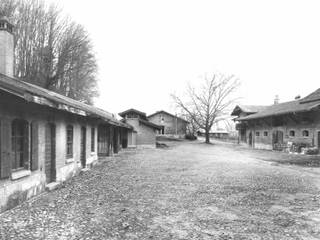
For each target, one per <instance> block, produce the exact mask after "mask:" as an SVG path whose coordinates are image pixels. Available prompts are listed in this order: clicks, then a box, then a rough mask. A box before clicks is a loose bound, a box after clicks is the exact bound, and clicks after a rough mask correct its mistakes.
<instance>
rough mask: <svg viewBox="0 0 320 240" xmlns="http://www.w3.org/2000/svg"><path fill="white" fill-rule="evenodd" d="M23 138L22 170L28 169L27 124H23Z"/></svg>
mask: <svg viewBox="0 0 320 240" xmlns="http://www.w3.org/2000/svg"><path fill="white" fill-rule="evenodd" d="M23 135H24V138H23V141H24V142H23V162H24V168H25V169H29V165H30V162H29V123H28V122H25V124H24V133H23Z"/></svg>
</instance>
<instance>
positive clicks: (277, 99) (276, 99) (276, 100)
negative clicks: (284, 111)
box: [273, 95, 280, 104]
mask: <svg viewBox="0 0 320 240" xmlns="http://www.w3.org/2000/svg"><path fill="white" fill-rule="evenodd" d="M279 100H280V99H279V95H276V96H275V98H274V102H273V103H274V104H278V103H279Z"/></svg>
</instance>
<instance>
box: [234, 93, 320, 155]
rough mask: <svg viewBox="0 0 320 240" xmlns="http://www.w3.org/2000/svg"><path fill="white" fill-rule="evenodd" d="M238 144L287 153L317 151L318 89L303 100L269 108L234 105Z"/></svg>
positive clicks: (319, 135)
mask: <svg viewBox="0 0 320 240" xmlns="http://www.w3.org/2000/svg"><path fill="white" fill-rule="evenodd" d="M232 115H233V116H237V118H235V121H236V122H237V125H236V129H237V130H238V132H239V143H244V144H247V145H248V146H250V147H253V148H259V149H270V150H279V151H287V152H303V151H309V150H310V151H311V152H317V149H319V148H320V89H318V90H316V91H315V92H313V93H311V94H310V95H308V96H307V97H305V98H302V99H300V98H296V99H295V100H294V101H290V102H284V103H278V102H277V101H276V102H275V104H273V105H271V106H255V107H253V106H236V107H235V109H234V110H233V112H232Z"/></svg>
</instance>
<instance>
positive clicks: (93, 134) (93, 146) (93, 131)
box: [91, 128, 95, 152]
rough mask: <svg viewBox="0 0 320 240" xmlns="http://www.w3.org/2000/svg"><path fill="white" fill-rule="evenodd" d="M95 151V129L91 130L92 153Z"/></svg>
mask: <svg viewBox="0 0 320 240" xmlns="http://www.w3.org/2000/svg"><path fill="white" fill-rule="evenodd" d="M94 150H95V129H94V128H91V152H94Z"/></svg>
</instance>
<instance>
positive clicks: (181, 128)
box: [148, 110, 188, 137]
mask: <svg viewBox="0 0 320 240" xmlns="http://www.w3.org/2000/svg"><path fill="white" fill-rule="evenodd" d="M148 120H149V121H150V122H152V123H154V124H157V125H160V126H161V129H160V131H159V134H166V135H178V136H180V137H184V136H185V134H186V131H187V124H188V121H186V120H185V119H183V118H181V117H178V116H176V115H173V114H171V113H168V112H166V111H163V110H161V111H157V112H155V113H153V114H151V115H149V116H148Z"/></svg>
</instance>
